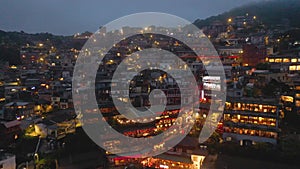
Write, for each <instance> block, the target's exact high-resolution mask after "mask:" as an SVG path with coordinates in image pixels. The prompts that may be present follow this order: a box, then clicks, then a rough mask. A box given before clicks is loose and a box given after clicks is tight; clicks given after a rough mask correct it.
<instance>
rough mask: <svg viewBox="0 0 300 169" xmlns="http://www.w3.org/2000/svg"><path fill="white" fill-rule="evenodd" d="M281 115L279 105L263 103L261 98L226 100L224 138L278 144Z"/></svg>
mask: <svg viewBox="0 0 300 169" xmlns="http://www.w3.org/2000/svg"><path fill="white" fill-rule="evenodd" d="M299 104H300V103H299ZM279 117H280V114H279V107H278V106H277V105H276V104H274V103H273V104H270V103H262V101H260V100H257V101H256V102H253V101H244V100H241V101H232V102H230V101H229V102H226V104H225V111H224V116H223V120H224V133H223V138H224V139H225V140H237V141H240V142H243V141H245V140H246V141H248V142H251V144H253V143H255V142H269V143H272V144H276V143H277V138H278V132H279V128H278V124H279V120H280V118H279Z"/></svg>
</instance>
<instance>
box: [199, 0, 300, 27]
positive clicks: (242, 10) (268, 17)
mask: <svg viewBox="0 0 300 169" xmlns="http://www.w3.org/2000/svg"><path fill="white" fill-rule="evenodd" d="M246 13H248V14H249V15H252V16H254V15H255V16H257V18H258V19H259V20H260V21H262V23H264V24H265V26H267V27H270V28H272V27H275V26H276V25H278V24H281V23H283V22H289V24H290V26H292V27H297V28H300V0H265V1H262V2H254V3H250V4H248V5H244V6H241V7H238V8H234V9H232V10H230V11H228V12H225V13H223V14H220V15H217V16H212V17H209V18H207V19H204V20H200V19H197V20H196V21H195V22H194V24H195V25H196V26H197V27H199V28H202V27H203V26H206V25H209V24H211V23H213V22H214V21H217V20H218V21H221V22H224V23H225V22H226V21H227V19H228V18H229V17H233V16H240V15H245V14H246Z"/></svg>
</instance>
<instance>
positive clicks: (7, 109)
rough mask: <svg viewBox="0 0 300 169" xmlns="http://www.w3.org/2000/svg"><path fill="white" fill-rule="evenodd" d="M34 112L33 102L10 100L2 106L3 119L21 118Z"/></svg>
mask: <svg viewBox="0 0 300 169" xmlns="http://www.w3.org/2000/svg"><path fill="white" fill-rule="evenodd" d="M33 114H34V104H33V103H29V102H10V103H7V104H5V105H4V107H3V119H5V120H16V119H17V120H21V119H24V118H27V117H30V116H32V115H33Z"/></svg>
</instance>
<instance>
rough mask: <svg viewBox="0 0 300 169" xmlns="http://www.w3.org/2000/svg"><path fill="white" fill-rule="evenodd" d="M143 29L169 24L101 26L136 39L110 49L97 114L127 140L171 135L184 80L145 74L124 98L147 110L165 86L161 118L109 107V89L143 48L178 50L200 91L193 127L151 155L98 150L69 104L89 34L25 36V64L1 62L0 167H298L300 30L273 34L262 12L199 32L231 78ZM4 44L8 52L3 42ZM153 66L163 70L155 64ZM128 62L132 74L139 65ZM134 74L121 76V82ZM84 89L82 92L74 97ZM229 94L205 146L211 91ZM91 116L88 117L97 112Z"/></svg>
mask: <svg viewBox="0 0 300 169" xmlns="http://www.w3.org/2000/svg"><path fill="white" fill-rule="evenodd" d="M147 29H166V28H159V27H155V26H153V27H147V28H131V27H124V28H122V31H120V32H109V31H106V29H105V28H102V29H101V31H102V32H98V33H99V36H108V34H113V36H116V37H118V36H122V35H123V34H126V33H129V32H130V33H131V32H135V33H137V35H136V36H133V37H130V38H128V39H124V40H122V41H121V42H119V43H117V44H116V45H114V47H113V48H112V49H111V50H110V52H109V53H107V54H106V56H105V57H104V59H103V61H102V63H100V64H99V65H100V66H99V68H98V71H97V75H96V79H95V89H96V90H95V94H96V97H97V102H98V108H99V110H100V111H101V113H102V116H103V119H104V120H105V121H107V123H109V124H110V125H111V126H112V127H113V128H114V129H116V130H117V131H118V132H120V133H122V134H123V135H125V136H128V137H135V138H148V137H153V136H156V135H159V134H160V133H163V132H165V131H166V130H168V129H169V128H170V127H171V126H172V125H174V124H175V123H176V119H177V117H178V114H179V112H180V107H179V106H180V104H181V102H184V100H182V99H181V92H180V89H179V85H180V83H183V82H176V81H175V79H174V78H173V77H172V76H171V75H169V74H168V73H166V72H164V71H159V70H155V71H143V72H140V73H139V74H138V75H137V76H135V77H134V79H133V80H132V81H131V82H132V83H130V88H129V89H130V90H129V97H130V100H126V99H122V101H123V102H131V103H132V105H133V106H134V107H136V108H137V107H139V108H140V107H149V106H150V101H149V94H150V93H151V91H153V90H155V89H161V90H162V91H163V92H164V94H165V95H166V97H167V103H166V105H167V106H166V109H165V110H164V111H163V112H160V113H161V115H160V116H158V117H156V118H155V119H153V118H152V117H151V118H150V117H149V118H140V119H137V120H129V119H127V118H126V117H125V116H123V115H120V113H118V109H117V107H116V106H114V104H113V98H112V93H111V87H112V85H115V83H113V82H112V81H111V79H112V77H113V75H114V71H115V70H116V68H117V67H118V65H119V64H120V63H121V62H122V61H123V60H125V58H126V57H127V56H129V55H131V54H132V53H134V52H137V51H141V50H143V49H147V48H161V49H164V50H168V51H172V53H174V54H175V55H176V56H178V57H179V58H180V59H181V60H183V61H184V62H185V63H187V65H188V67H189V68H190V69H191V70H192V73H193V75H194V76H195V79H196V81H197V85H198V89H199V91H200V94H199V96H200V97H199V107H198V108H195V109H193V110H192V112H193V113H194V116H195V121H194V125H193V127H192V129H191V130H190V131H189V133H188V134H187V136H186V137H185V138H184V139H183V140H182V141H181V142H180V143H179V144H177V145H176V146H175V147H173V148H171V149H170V150H168V151H166V152H165V153H163V154H160V155H157V156H153V157H147V158H138V157H136V158H135V157H124V156H117V155H115V154H112V153H110V152H108V151H106V150H103V149H102V148H100V147H99V146H97V145H96V144H95V143H93V141H91V140H90V139H89V138H88V136H87V135H86V134H85V132H84V130H83V128H82V125H84V124H82V121H81V118H82V114H78V113H77V112H75V109H74V106H76V104H77V103H76V102H73V100H74V98H73V95H72V92H73V91H72V87H74V86H72V85H73V84H75V83H73V82H72V80H73V72H74V66H75V64H76V60H77V58H78V57H79V56H80V52H81V48H82V47H83V45H84V44H85V42H86V41H87V40H88V39H89V38H91V37H93V34H92V33H90V32H84V33H76V34H74V35H73V36H72V37H65V39H64V40H62V41H63V42H64V45H57V44H58V43H57V39H55V38H53V37H51V38H41V39H36V38H32V37H31V35H30V34H26V33H24V32H23V33H20V34H23V35H22V36H23V37H26V41H27V42H26V43H23V44H20V46H18V47H17V48H18V49H19V55H18V57H16V58H15V59H19V60H18V61H17V62H14V63H13V64H12V63H11V62H9V61H2V60H0V61H1V62H0V65H1V66H0V138H1V139H0V168H4V169H10V168H17V169H21V168H22V169H23V168H41V169H42V168H51V169H52V168H99V169H100V168H115V169H117V168H127V169H129V168H170V169H171V168H172V169H180V168H189V169H193V168H195V169H196V168H198V169H200V168H201V169H212V168H218V169H219V168H222V169H223V168H224V169H230V168H234V166H238V163H243V164H245V163H249V166H250V167H251V165H253V166H252V168H257V167H258V166H260V165H265V166H266V167H267V168H273V167H278V168H291V169H293V168H297V166H299V162H298V160H297V157H298V156H299V155H300V135H299V133H300V125H299V120H300V74H299V72H300V31H299V28H295V27H293V26H291V25H290V24H289V22H288V21H285V20H283V22H282V24H279V25H276V26H275V27H272V28H270V27H267V26H265V24H264V23H263V22H262V21H261V20H260V18H259V16H256V15H251V14H249V13H245V14H244V15H238V16H231V17H228V18H226V19H225V20H216V21H213V22H212V23H210V24H209V25H205V26H202V27H200V29H201V30H202V31H203V33H204V34H205V35H206V36H207V38H208V39H209V40H210V41H211V43H212V44H213V46H214V47H215V49H216V51H217V53H218V56H217V57H218V58H219V59H220V60H221V62H222V64H223V68H224V72H225V79H222V78H221V77H220V76H218V75H209V74H208V73H207V71H205V66H206V63H203V61H202V60H201V57H200V56H197V55H195V54H194V53H193V51H191V49H190V48H188V47H187V46H185V44H183V43H182V42H180V41H178V40H176V39H174V38H169V37H165V36H162V35H158V34H149V33H144V32H146V30H147ZM166 31H168V33H170V34H171V33H172V32H171V31H172V30H166ZM176 33H178V34H180V36H182V37H193V36H197V35H198V34H197V33H190V32H185V31H184V28H183V30H182V31H177V32H176ZM7 34H8V33H7ZM121 34H122V35H121ZM41 36H42V35H41ZM111 36H112V35H111ZM7 37H9V36H8V35H7ZM42 39H43V40H42ZM60 40H61V39H60ZM0 43H2V46H4V47H5V46H7V48H8V47H9V45H8V44H7V39H6V40H5V39H2V42H1V41H0ZM10 43H11V42H10ZM15 44H18V43H15ZM15 44H14V45H15ZM86 52H88V51H86ZM212 57H216V56H212ZM147 61H148V62H149V64H159V63H156V62H155V63H154V62H152V61H151V59H149V60H147ZM170 63H172V61H170ZM211 64H212V63H211ZM208 65H209V64H208ZM129 66H131V68H132V69H135V68H136V67H137V66H139V65H138V64H135V63H133V64H131V65H130V64H129ZM170 69H176V68H175V67H172V68H170ZM129 74H130V73H128V72H124V74H123V75H122V76H124V77H125V76H130V75H129ZM223 82H224V84H223ZM77 83H78V84H79V85H82V84H81V83H80V82H77ZM122 83H123V82H122ZM187 83H188V82H187ZM224 85H225V86H224ZM85 90H86V89H84V87H82V91H78V92H83V93H84V92H85ZM224 90H226V102H225V103H224V105H225V106H224V111H223V113H222V115H221V116H222V117H220V118H221V120H220V121H216V123H217V128H216V130H215V132H214V133H213V134H212V135H211V137H210V138H209V139H208V140H207V141H205V142H204V143H201V144H200V143H199V142H198V136H199V134H200V132H201V130H202V127H203V126H204V123H205V121H206V120H207V117H208V113H209V111H210V106H211V105H213V104H219V102H218V100H214V99H212V98H213V97H215V96H213V95H212V94H211V93H212V92H211V91H214V92H216V93H218V92H220V93H221V92H223V91H224ZM90 111H91V112H88V113H91V114H92V113H93V110H90ZM212 111H216V110H212ZM216 118H217V117H216ZM90 120H92V119H90ZM141 121H143V123H141ZM147 121H149V123H145V122H147ZM99 130H100V129H99ZM182 130H183V129H182ZM182 130H181V129H177V131H174V132H182ZM183 132H184V131H183ZM106 137H107V140H106V142H103V145H104V146H108V147H109V146H112V147H115V146H117V145H118V144H122V143H121V142H118V140H117V139H116V138H110V137H109V136H108V135H107V136H106ZM156 148H157V149H161V148H164V145H161V146H158V147H156ZM243 160H244V161H243ZM275 162H276V163H275ZM277 163H278V164H277ZM247 165H248V164H247Z"/></svg>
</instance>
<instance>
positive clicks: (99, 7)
mask: <svg viewBox="0 0 300 169" xmlns="http://www.w3.org/2000/svg"><path fill="white" fill-rule="evenodd" d="M255 1H259V0H87V1H85V0H1V1H0V30H4V31H20V30H23V31H25V32H28V33H39V32H50V33H53V34H57V35H72V34H74V33H76V32H84V31H91V32H95V31H96V30H97V29H98V28H99V26H101V25H105V24H106V23H108V22H110V21H112V20H115V19H117V18H119V17H122V16H124V15H128V14H133V13H137V12H163V13H169V14H173V15H177V16H179V17H182V18H184V19H187V20H189V21H190V22H193V21H195V20H196V19H198V18H200V19H204V18H207V17H209V16H213V15H217V14H220V13H222V12H225V11H228V10H230V9H232V8H235V7H238V6H241V5H244V4H247V3H250V2H255ZM261 1H263V0H261Z"/></svg>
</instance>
